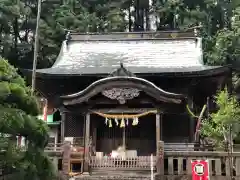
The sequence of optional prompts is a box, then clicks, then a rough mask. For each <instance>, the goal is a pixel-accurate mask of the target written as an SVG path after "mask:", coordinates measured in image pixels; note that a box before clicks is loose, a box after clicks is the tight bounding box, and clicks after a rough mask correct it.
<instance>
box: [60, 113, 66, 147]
mask: <svg viewBox="0 0 240 180" xmlns="http://www.w3.org/2000/svg"><path fill="white" fill-rule="evenodd" d="M60 113H61V142H62V143H63V142H64V137H65V122H66V112H64V111H60Z"/></svg>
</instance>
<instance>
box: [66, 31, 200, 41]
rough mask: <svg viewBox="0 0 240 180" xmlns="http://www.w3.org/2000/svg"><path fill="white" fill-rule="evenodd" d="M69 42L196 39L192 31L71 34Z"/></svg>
mask: <svg viewBox="0 0 240 180" xmlns="http://www.w3.org/2000/svg"><path fill="white" fill-rule="evenodd" d="M68 35H69V36H71V37H70V38H69V39H68V40H70V41H101V40H103V41H104V40H105V41H106V40H108V41H111V40H112V41H114V40H145V39H165V40H175V39H196V34H195V32H194V31H156V32H114V33H71V34H68Z"/></svg>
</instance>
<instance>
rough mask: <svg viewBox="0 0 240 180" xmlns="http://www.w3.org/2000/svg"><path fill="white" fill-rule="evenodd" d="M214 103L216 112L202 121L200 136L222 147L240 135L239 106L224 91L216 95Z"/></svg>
mask: <svg viewBox="0 0 240 180" xmlns="http://www.w3.org/2000/svg"><path fill="white" fill-rule="evenodd" d="M215 102H216V104H217V107H218V110H217V112H215V113H212V114H210V117H209V119H205V120H204V121H203V123H202V127H201V134H202V135H204V136H206V137H208V138H210V139H212V140H214V142H215V144H216V145H223V143H227V142H230V141H231V140H232V139H234V138H236V137H237V136H238V134H239V133H240V125H239V124H240V105H239V103H238V101H237V100H236V97H235V96H230V95H229V94H228V91H227V90H226V89H225V90H223V91H220V92H219V93H218V94H217V96H216V101H215Z"/></svg>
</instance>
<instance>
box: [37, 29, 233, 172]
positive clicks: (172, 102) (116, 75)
mask: <svg viewBox="0 0 240 180" xmlns="http://www.w3.org/2000/svg"><path fill="white" fill-rule="evenodd" d="M190 35H191V36H192V37H189V33H179V32H164V33H158V36H156V33H155V34H153V33H129V34H127V33H116V34H106V35H96V34H93V35H91V34H88V35H72V39H71V40H68V41H66V44H68V43H70V44H71V43H73V45H74V43H76V42H77V41H81V42H82V41H83V42H86V43H89V42H91V41H94V42H95V41H96V42H100V41H104V42H105V41H107V42H111V41H114V42H115V41H120V40H123V41H126V39H127V40H129V41H131V40H134V41H138V40H139V41H141V40H146V39H147V40H149V41H151V40H152V39H155V40H159V41H160V40H162V41H164V42H165V41H166V40H167V41H176V39H179V42H181V41H182V40H183V39H188V38H190V39H194V38H196V37H194V36H193V35H192V34H191V33H190ZM167 43H168V42H167ZM73 45H72V46H73ZM136 46H137V44H136ZM120 47H121V46H120ZM69 48H70V49H71V47H69ZM79 48H84V47H79ZM66 51H68V50H67V49H66ZM149 51H150V50H149ZM73 52H74V51H73ZM145 53H148V50H146V52H145ZM181 53H184V52H181ZM181 53H180V54H181ZM63 54H64V51H63ZM61 55H62V54H61V53H60V55H59V56H61ZM62 56H63V55H62ZM71 56H72V55H71ZM99 56H100V55H99ZM164 57H165V56H164ZM106 58H107V57H106ZM62 61H63V60H62ZM99 61H100V60H99ZM176 61H178V60H177V59H176ZM130 63H131V62H130ZM147 64H148V62H147V61H146V66H147ZM61 68H62V67H61ZM61 68H60V69H57V68H56V67H54V66H53V68H50V69H46V70H39V71H38V74H37V88H38V90H39V91H41V92H42V94H44V96H45V97H46V98H47V99H48V102H49V104H51V105H52V106H54V107H55V108H58V109H59V110H60V111H61V116H62V120H61V137H62V138H61V141H64V140H65V137H81V138H84V145H85V155H84V160H85V163H87V164H89V154H91V155H96V152H103V154H109V153H111V152H112V150H115V149H117V148H118V146H120V145H122V144H125V145H126V149H129V150H136V151H137V155H138V156H150V155H151V154H153V155H154V156H157V151H158V149H159V148H158V147H157V146H158V142H159V141H164V143H165V144H168V143H169V144H174V143H175V144H185V145H186V144H191V143H193V142H194V133H195V126H196V120H194V119H193V118H192V117H191V116H190V115H189V113H188V111H187V110H186V106H187V105H188V106H189V107H190V109H191V110H192V111H193V112H194V113H196V114H198V113H199V112H200V111H201V108H202V107H203V105H204V104H206V102H207V99H210V101H211V100H212V98H213V95H214V94H216V92H217V90H219V89H222V88H223V87H224V86H226V85H227V84H228V80H229V78H231V70H230V68H229V67H211V68H210V67H207V68H206V66H203V67H201V68H199V69H197V70H193V71H191V70H189V68H188V67H185V70H179V69H177V70H175V69H174V68H168V70H166V71H164V72H163V71H162V69H163V68H161V69H158V70H157V69H153V68H150V67H149V68H146V69H147V70H146V71H145V72H144V68H143V70H142V69H141V68H139V67H138V68H139V69H140V70H141V72H139V71H140V70H138V71H137V70H136V72H134V68H133V67H132V66H131V67H130V68H129V67H128V65H126V64H124V62H119V64H118V67H112V68H113V69H114V71H111V72H109V71H107V68H106V71H107V72H105V73H102V72H100V71H101V70H102V67H99V69H100V70H99V72H89V73H81V71H82V72H84V67H82V68H81V69H79V73H76V72H77V71H76V69H77V67H75V69H74V71H73V70H71V72H70V71H69V73H66V72H65V71H63V73H62V74H61V73H60V72H61ZM86 68H87V67H86ZM194 68H195V67H194ZM89 69H90V70H91V68H89ZM96 69H97V67H96ZM130 69H132V70H130ZM190 69H191V68H190ZM195 69H196V68H195ZM148 70H149V71H150V73H149V72H148ZM103 72H104V71H103ZM113 88H116V89H137V90H138V91H139V94H138V95H136V96H134V97H133V98H127V99H124V101H123V102H121V100H122V99H121V98H120V99H116V97H115V98H109V97H106V95H104V93H103V91H106V90H111V89H113ZM125 96H127V95H126V94H125ZM210 101H209V102H210ZM210 104H211V103H210ZM210 108H211V107H210ZM149 110H154V111H155V112H156V113H154V114H150V115H146V116H144V117H141V118H139V124H138V125H137V126H132V125H131V123H130V124H129V125H128V126H127V125H126V127H125V128H120V127H119V126H116V125H115V123H114V122H113V125H112V126H113V127H111V128H110V127H108V126H107V125H105V118H103V117H101V116H99V115H97V114H96V113H95V112H96V111H97V112H100V113H105V114H139V113H144V112H146V111H149ZM123 136H124V138H123ZM89 147H90V148H91V150H89V151H88V148H89ZM166 147H167V146H166V145H165V148H166ZM90 164H91V163H90ZM85 167H88V165H85ZM85 170H86V169H85Z"/></svg>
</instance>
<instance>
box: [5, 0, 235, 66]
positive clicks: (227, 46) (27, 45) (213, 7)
mask: <svg viewBox="0 0 240 180" xmlns="http://www.w3.org/2000/svg"><path fill="white" fill-rule="evenodd" d="M153 2H154V3H153V5H152V6H149V0H143V1H142V0H141V1H140V0H124V1H118V0H91V1H84V0H64V1H55V0H49V1H43V2H42V13H41V21H40V49H39V55H38V67H39V68H45V67H49V66H51V65H52V64H53V63H54V61H55V60H56V58H57V55H58V53H59V50H60V46H61V43H62V41H63V40H64V36H65V34H66V31H68V30H69V31H73V32H113V31H125V30H126V28H127V27H128V26H129V28H128V29H130V30H131V29H134V30H138V31H139V30H149V29H148V25H146V26H145V27H144V25H143V23H144V22H145V21H146V24H149V23H150V21H149V15H151V14H152V15H154V16H156V17H158V18H159V21H157V28H158V30H175V29H188V28H192V27H195V26H201V27H202V28H201V33H200V35H201V36H202V37H203V40H204V41H203V42H204V44H203V48H204V62H205V63H206V64H210V65H225V64H229V63H230V64H232V63H235V62H236V61H238V58H239V50H238V49H239V48H238V46H239V40H238V37H239V27H240V20H239V16H240V3H239V0H232V1H226V0H218V1H216V0H195V1H192V0H156V1H153ZM132 7H134V8H135V10H134V11H133V10H131V8H132ZM130 11H131V12H130ZM0 12H1V16H0V22H1V24H0V55H1V56H2V57H4V58H6V59H8V60H9V62H10V63H11V64H13V65H15V66H17V67H23V68H32V58H33V40H34V39H33V38H34V37H33V34H34V32H35V27H36V24H35V23H36V14H37V0H27V1H24V0H2V1H1V3H0ZM129 12H130V16H129V17H127V16H126V14H127V13H129ZM133 20H134V21H133Z"/></svg>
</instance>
